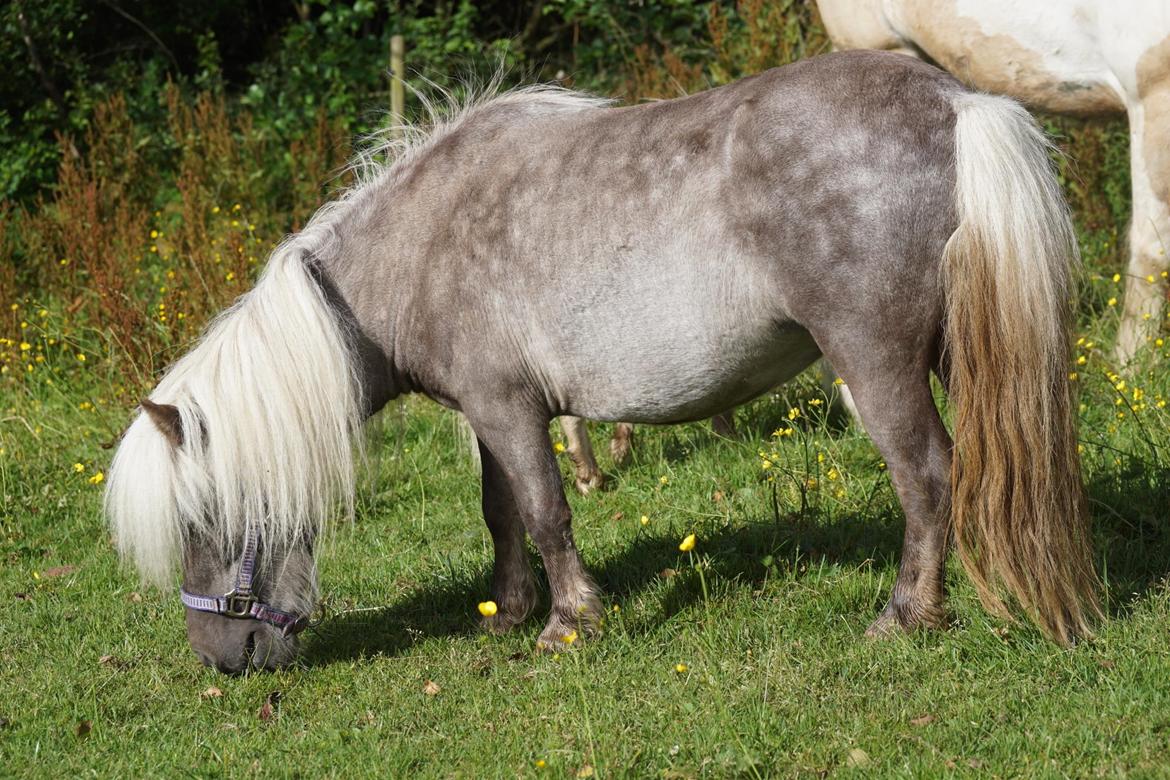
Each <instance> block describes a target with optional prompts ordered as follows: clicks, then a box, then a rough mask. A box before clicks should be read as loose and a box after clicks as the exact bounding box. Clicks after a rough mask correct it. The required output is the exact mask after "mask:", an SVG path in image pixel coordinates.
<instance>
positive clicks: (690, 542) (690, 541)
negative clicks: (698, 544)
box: [678, 534, 695, 552]
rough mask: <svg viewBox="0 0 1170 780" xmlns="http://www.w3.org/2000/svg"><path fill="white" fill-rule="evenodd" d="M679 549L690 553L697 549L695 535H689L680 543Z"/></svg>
mask: <svg viewBox="0 0 1170 780" xmlns="http://www.w3.org/2000/svg"><path fill="white" fill-rule="evenodd" d="M678 549H680V550H682V551H683V552H690V551H691V550H693V549H695V535H694V534H687V536H686V538H685V539H683V540H682V541H681V542H679V543H678Z"/></svg>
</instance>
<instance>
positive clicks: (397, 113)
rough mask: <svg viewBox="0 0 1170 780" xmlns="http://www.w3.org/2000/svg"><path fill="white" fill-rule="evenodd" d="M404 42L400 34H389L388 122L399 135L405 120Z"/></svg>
mask: <svg viewBox="0 0 1170 780" xmlns="http://www.w3.org/2000/svg"><path fill="white" fill-rule="evenodd" d="M405 71H406V44H405V43H403V40H402V36H401V35H392V36H390V122H391V124H393V125H394V128H395V130H394V134H395V135H396V136H399V137H401V135H402V130H401V127H402V124H403V123H404V122H405V121H406V114H405V108H406V105H405V104H406V90H405V88H404V87H403V79H404V78H405V77H406V73H405Z"/></svg>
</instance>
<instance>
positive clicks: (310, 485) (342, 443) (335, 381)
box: [105, 86, 608, 585]
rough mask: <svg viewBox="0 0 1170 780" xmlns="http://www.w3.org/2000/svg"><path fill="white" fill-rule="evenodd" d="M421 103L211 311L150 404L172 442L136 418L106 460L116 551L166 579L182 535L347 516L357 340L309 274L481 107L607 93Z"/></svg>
mask: <svg viewBox="0 0 1170 780" xmlns="http://www.w3.org/2000/svg"><path fill="white" fill-rule="evenodd" d="M493 91H494V87H493V88H491V89H489V91H488V97H486V98H483V97H481V98H476V99H466V100H464V101H456V100H454V99H452V98H451V97H450V96H449V95H447V94H446V93H444V97H445V98H446V99H445V100H444V101H443V102H442V103H440V104H436V103H433V102H430V101H424V103H423V105H424V108H425V110H426V111H427V113H428V114H429V116H430V119H431V121H430V122H429V124H428V125H426V126H424V128H420V127H410V128H395V130H397V131H398V132H390V131H383V132H381V133H379V134H376V135H375V136H371V137H370V138H369V139H368V140H367V144H366V148H365V150H364V151H363V152H360V153H359V154H358V155H357V156H356V157H355V159H354V161H353V162H351V164H350V166H349V169H350V170H352V171H353V172H354V174H355V178H356V181H357V184H356V185H355V186H353V187H352V188H350V189H349V190H348V191H345V192H344V193H343V194H342V195H341V196H340V197H339V198H338V199H337V200H335V201H333V202H331V203H328V204H326V205H324V206H323V207H322V208H321V209H320V210H319V211H318V212H317V213H316V214H315V215H314V216H313V218H312V219H311V220H310V221H309V224H308V225H307V226H306V227H305V229H304V230H302V231H301V232H300V233H298V234H296V235H293V236H290V237H289V238H287V239H286V240H285V241H284V242H283V243H282V244H281V245H280V246H279V247H277V249H276V250H275V251H274V252H273V254H272V256H271V258H270V259H269V261H268V264H267V266H266V268H265V270H264V272H263V274H262V275H261V277H260V279H259V281H258V282H257V284H256V286H255V287H254V288H253V289H252V290H251V291H249V292H248V293H246V294H245V295H243V296H242V297H241V298H240V299H239V300H237V301H236V303H235V304H234V305H233V306H232V307H231V308H229V309H228V310H226V311H225V312H224V313H223V314H221V315H220V316H219V317H217V318H216V319H215V320H214V321H213V322H212V323H211V324H210V326H209V327H208V328H207V330H206V332H205V333H204V335H203V336H202V338H201V339H200V340H199V342H198V343H197V344H196V346H195V347H194V348H193V349H191V351H190V352H188V353H187V354H186V355H185V356H184V357H182V358H181V359H180V360H179V361H178V362H176V363H175V364H174V365H173V366H172V367H171V368H170V369H169V370H168V371H167V372H166V374H165V375H164V377H163V378H162V380H161V381H160V382H159V384H158V386H157V387H156V388H155V390H154V391H153V392H152V393H151V395H150V398H151V400H152V401H153V402H155V403H158V404H171V405H174V406H175V407H177V408H178V410H179V413H180V416H181V419H182V427H183V431H184V432H185V440H184V443H183V445H182V447H180V448H177V449H176V448H175V447H173V446H172V445H171V443H170V442H169V441H168V440H167V439H166V438H165V437H164V436H163V435H162V434H161V433H160V432H159V430H158V429H157V428H156V426H155V425H154V423H153V422H152V421H151V420H150V418H149V417H148V416H147V415H146V414H144V413H140V414H139V415H138V417H137V418H136V419H135V421H134V422H133V423H132V424H131V426H130V428H129V429H128V430H127V432H126V434H125V436H124V437H123V439H122V442H121V444H120V445H119V447H118V451H117V454H116V455H115V457H114V460H113V463H112V464H111V466H110V474H109V481H108V487H107V491H106V496H105V511H106V515H107V517H108V518H109V520H110V524H111V527H112V530H113V532H114V537H115V540H116V543H117V545H118V548H119V550H120V551H121V553H122V554H123V556H124V557H126V558H129V559H132V560H133V561H134V563H135V564H136V565H137V567H138V569H139V571H140V573H141V574H142V576H143V577H144V578H145V579H147V580H149V581H152V582H154V583H156V584H159V585H165V584H167V583H168V582H169V580H170V576H171V572H172V571H173V569H174V566H175V563H176V561H177V559H178V555H179V551H180V549H181V545H182V543H183V541H184V539H186V538H187V537H188V536H189V535H191V534H192V533H198V534H199V535H200V537H201V538H207V539H209V540H214V541H216V542H218V543H219V544H220V545H221V547H222V548H223V549H224V550H225V551H227V550H231V549H232V548H233V546H234V545H235V544H237V543H238V540H239V539H241V538H242V535H243V532H244V530H245V528H247V527H248V526H250V525H252V524H258V525H259V527H260V529H261V532H262V534H263V535H264V538H265V539H266V540H267V541H268V542H269V543H276V544H280V543H288V542H290V541H292V540H295V539H299V538H303V537H304V536H305V535H307V534H314V535H316V534H320V533H321V532H322V531H323V530H325V525H326V523H327V521H328V520H329V518H330V517H331V516H333V515H335V514H337V513H339V510H341V512H343V513H344V514H345V515H346V516H350V515H352V511H353V494H354V484H355V466H356V464H357V461H358V460H359V459H360V441H361V437H360V436H359V433H360V429H361V425H362V417H363V414H364V407H363V399H362V388H361V382H360V380H359V377H358V376H357V375H356V366H355V361H354V359H353V355H352V351H351V349H352V346H351V334H349V333H348V332H347V327H346V326H345V325H344V324H343V323H342V322H341V321H340V320H339V318H338V316H337V314H336V312H335V311H334V310H333V309H332V307H331V305H330V304H329V301H328V300H327V298H326V296H325V294H324V292H323V291H322V289H321V287H320V285H319V284H318V282H317V281H316V279H315V278H314V267H315V266H316V265H317V264H318V263H320V262H321V261H322V260H324V259H329V258H332V257H333V256H334V255H335V254H336V253H337V252H338V251H339V242H338V241H337V240H336V236H335V231H336V229H337V228H338V226H339V225H340V224H341V223H342V222H343V220H344V219H345V217H346V216H347V215H348V214H349V213H351V212H352V210H354V209H362V208H364V207H366V206H367V204H369V203H370V202H371V201H372V198H370V197H368V195H369V194H370V192H371V191H373V190H374V189H375V188H377V187H380V186H392V185H393V183H394V181H395V180H397V178H398V177H399V175H400V174H401V173H402V172H403V171H404V169H406V168H408V167H409V166H410V165H412V164H414V163H415V162H420V161H421V159H422V157H423V155H424V153H425V151H426V150H427V149H428V148H430V147H431V146H433V145H434V144H435V143H436V142H437V141H438V140H440V139H442V138H443V137H444V136H445V135H447V134H448V133H449V132H450V131H452V130H454V129H455V128H457V127H459V126H461V125H463V124H464V123H466V122H468V121H469V120H471V119H472V118H474V117H475V116H476V115H477V114H478V113H479V112H481V111H483V110H485V109H487V108H488V107H493V108H502V107H508V108H512V109H514V110H515V111H516V112H517V114H518V115H520V116H522V115H525V114H528V115H533V114H548V113H556V112H560V111H578V110H583V109H587V108H593V107H598V106H602V105H606V104H607V103H608V101H605V100H602V99H599V98H595V97H591V96H587V95H582V94H579V93H575V92H571V91H569V90H565V89H559V88H556V87H543V86H542V87H527V88H523V89H519V90H513V91H510V92H505V93H503V94H496V95H494V96H492V95H491V92H493Z"/></svg>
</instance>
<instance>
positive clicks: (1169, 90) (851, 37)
mask: <svg viewBox="0 0 1170 780" xmlns="http://www.w3.org/2000/svg"><path fill="white" fill-rule="evenodd" d="M818 5H819V7H820V11H821V17H822V19H823V20H824V23H825V29H826V30H827V31H828V33H829V37H830V38H831V39H832V41H833V45H834V46H836V47H837V48H839V49H859V48H865V49H888V50H891V51H899V52H904V53H907V54H913V55H915V56H918V57H923V58H925V59H928V60H931V61H933V62H935V63H937V64H939V65H941V66H942V67H944V68H946V69H947V70H949V71H950V72H951V73H952V74H954V75H955V76H957V77H958V78H959V79H960V80H962V81H964V82H966V83H967V84H968V85H970V86H972V87H975V88H976V89H981V90H985V91H988V92H998V93H1001V94H1004V95H1010V96H1011V97H1014V98H1016V99H1018V100H1020V101H1022V102H1024V103H1025V104H1027V105H1028V106H1030V107H1032V108H1037V109H1042V110H1045V111H1052V112H1055V113H1058V114H1073V115H1080V116H1095V115H1109V114H1118V115H1119V114H1122V113H1124V114H1125V115H1126V116H1127V118H1128V119H1129V132H1130V155H1131V159H1130V173H1131V176H1132V179H1133V222H1132V224H1131V226H1130V231H1129V243H1130V261H1129V273H1128V278H1127V280H1126V291H1125V309H1124V313H1123V315H1122V321H1121V330H1120V332H1119V334H1118V340H1117V357H1118V360H1119V362H1121V363H1122V364H1126V363H1129V362H1130V361H1131V360H1132V359H1133V357H1134V355H1135V354H1136V353H1137V351H1138V350H1139V349H1140V348H1141V346H1142V345H1143V344H1144V343H1146V341H1147V340H1148V339H1149V338H1151V335H1150V334H1151V331H1152V330H1153V325H1154V323H1156V322H1157V321H1158V318H1159V316H1160V314H1161V311H1162V304H1163V302H1164V300H1165V298H1166V282H1165V280H1164V278H1163V276H1162V273H1163V272H1164V271H1166V270H1167V269H1168V268H1170V259H1168V258H1167V248H1168V247H1170V1H1168V0H1128V2H1124V3H1120V2H1115V1H1114V0H1043V2H1041V0H818Z"/></svg>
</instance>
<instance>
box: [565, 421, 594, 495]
mask: <svg viewBox="0 0 1170 780" xmlns="http://www.w3.org/2000/svg"><path fill="white" fill-rule="evenodd" d="M561 430H563V431H564V432H565V438H566V439H568V442H569V443H568V445H567V446H566V447H565V449H566V451H567V452H568V453H569V458H570V459H572V461H573V468H574V470H575V471H576V478H575V480H574V484H575V485H576V486H577V491H578V492H579V493H580V494H581V495H583V496H586V495H589V492H590V491H592V490H596V489H598V488H600V487H602V486H603V485H604V484H605V474H603V473H601V469H600V468H599V467H598V465H597V458H595V457H594V456H593V442H592V441H590V440H589V424H588V423H586V422H585V420H584V419H583V418H581V417H562V418H561Z"/></svg>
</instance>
